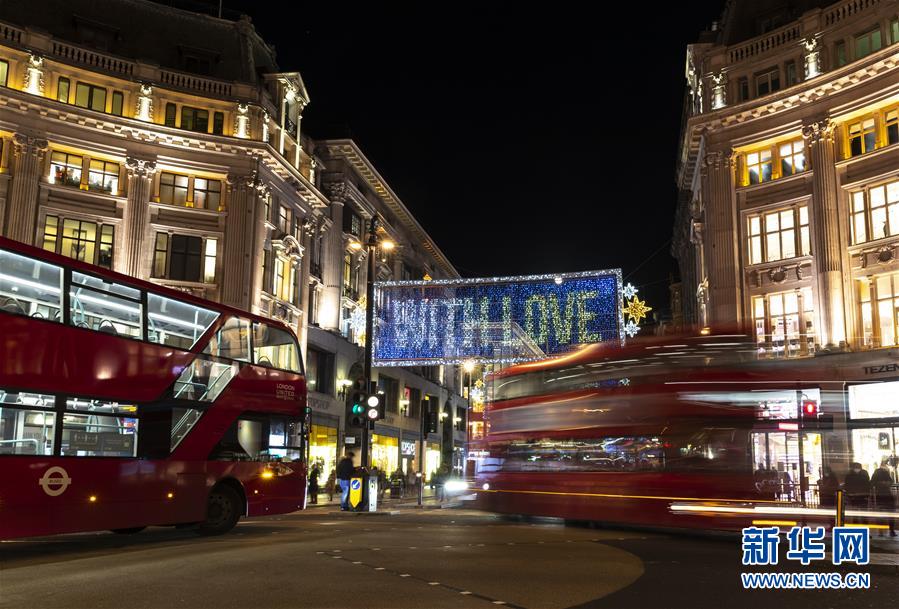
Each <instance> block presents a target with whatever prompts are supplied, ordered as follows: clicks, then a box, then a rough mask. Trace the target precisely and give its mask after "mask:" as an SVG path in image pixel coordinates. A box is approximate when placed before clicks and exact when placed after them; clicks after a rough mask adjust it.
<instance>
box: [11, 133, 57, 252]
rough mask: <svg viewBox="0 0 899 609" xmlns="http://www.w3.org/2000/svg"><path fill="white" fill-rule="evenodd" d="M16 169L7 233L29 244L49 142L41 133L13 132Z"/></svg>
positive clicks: (32, 232)
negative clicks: (36, 135) (39, 135)
mask: <svg viewBox="0 0 899 609" xmlns="http://www.w3.org/2000/svg"><path fill="white" fill-rule="evenodd" d="M12 141H13V155H14V156H15V171H14V173H13V176H12V184H11V186H10V193H9V196H8V206H9V207H8V211H7V214H6V236H7V237H9V238H10V239H15V240H16V241H21V242H22V243H28V244H31V243H32V240H33V239H34V223H35V219H36V218H37V195H38V190H39V187H40V179H41V171H42V168H43V164H44V156H45V155H46V154H47V147H48V145H49V144H48V143H47V140H45V139H44V138H42V137H33V136H30V135H25V134H23V133H16V134H15V135H14V136H13V138H12Z"/></svg>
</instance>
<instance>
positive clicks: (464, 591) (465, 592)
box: [459, 590, 471, 594]
mask: <svg viewBox="0 0 899 609" xmlns="http://www.w3.org/2000/svg"><path fill="white" fill-rule="evenodd" d="M459 594H471V592H469V591H468V590H462V591H461V592H460V593H459Z"/></svg>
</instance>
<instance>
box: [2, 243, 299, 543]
mask: <svg viewBox="0 0 899 609" xmlns="http://www.w3.org/2000/svg"><path fill="white" fill-rule="evenodd" d="M305 401H306V384H305V379H304V376H303V368H302V362H301V358H300V350H299V346H298V344H297V340H296V337H295V336H294V335H293V333H292V332H291V331H290V330H289V329H288V328H287V327H286V326H284V325H282V324H279V323H277V322H275V321H272V320H269V319H264V318H261V317H257V316H253V315H250V314H247V313H245V312H243V311H239V310H236V309H232V308H229V307H226V306H222V305H218V304H215V303H212V302H207V301H204V300H201V299H198V298H194V297H192V296H190V295H188V294H184V293H181V292H177V291H175V290H170V289H166V288H163V287H160V286H157V285H154V284H152V283H148V282H144V281H139V280H136V279H133V278H131V277H127V276H124V275H120V274H118V273H114V272H111V271H107V270H104V269H100V268H97V267H94V266H91V265H87V264H83V263H81V262H78V261H74V260H71V259H68V258H64V257H62V256H58V255H55V254H51V253H48V252H44V251H42V250H39V249H36V248H33V247H30V246H26V245H22V244H20V243H16V242H13V241H9V240H7V239H0V468H2V469H3V476H2V478H0V538H12V537H24V536H35V535H49V534H56V533H69V532H75V531H94V530H104V529H110V530H114V531H116V532H123V533H124V532H137V531H139V530H141V529H143V528H144V527H146V526H148V525H195V526H196V528H197V530H198V531H199V532H200V533H203V534H215V533H222V532H225V531H227V530H229V529H231V528H232V527H233V526H234V525H235V524H236V523H237V521H238V519H239V518H240V516H241V515H247V516H255V515H262V514H278V513H284V512H291V511H294V510H296V509H300V508H303V507H304V502H305V488H306V480H305V476H306V466H305V459H304V456H305V446H306V425H305V420H304V417H305Z"/></svg>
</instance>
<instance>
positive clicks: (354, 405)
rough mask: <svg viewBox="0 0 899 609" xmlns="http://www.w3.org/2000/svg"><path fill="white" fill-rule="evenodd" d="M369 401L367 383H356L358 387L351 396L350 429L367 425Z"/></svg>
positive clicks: (348, 414)
mask: <svg viewBox="0 0 899 609" xmlns="http://www.w3.org/2000/svg"><path fill="white" fill-rule="evenodd" d="M367 400H368V394H367V393H366V392H365V381H364V380H363V379H359V380H357V381H356V387H355V389H354V391H353V394H352V395H351V396H350V407H349V413H347V420H348V421H349V424H350V427H362V426H364V425H365V408H366V402H367Z"/></svg>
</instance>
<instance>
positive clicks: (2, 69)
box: [0, 60, 9, 87]
mask: <svg viewBox="0 0 899 609" xmlns="http://www.w3.org/2000/svg"><path fill="white" fill-rule="evenodd" d="M8 77H9V62H6V61H3V60H0V87H5V86H6V80H7V78H8Z"/></svg>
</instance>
